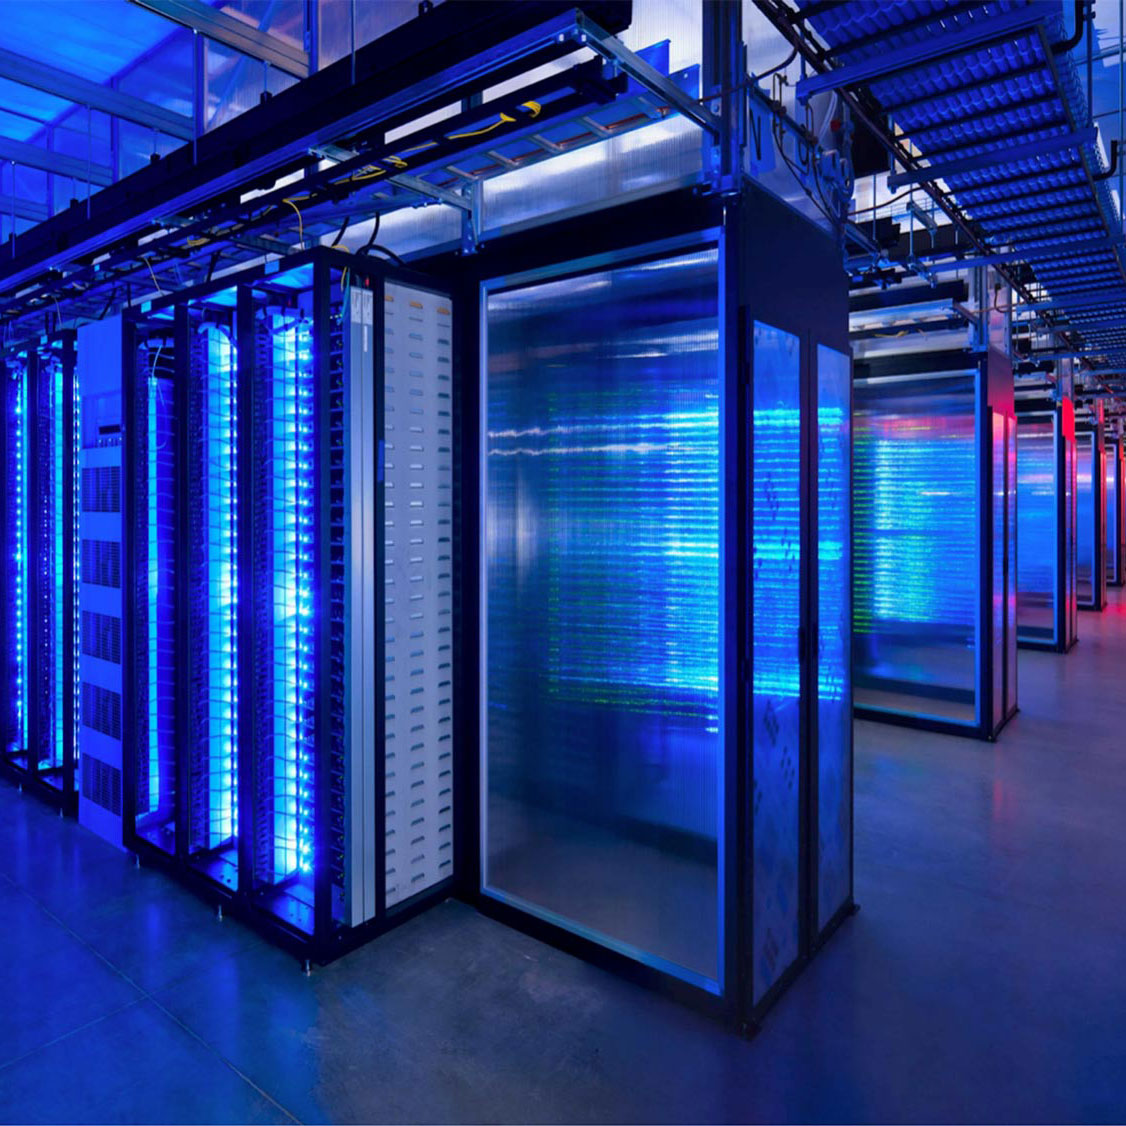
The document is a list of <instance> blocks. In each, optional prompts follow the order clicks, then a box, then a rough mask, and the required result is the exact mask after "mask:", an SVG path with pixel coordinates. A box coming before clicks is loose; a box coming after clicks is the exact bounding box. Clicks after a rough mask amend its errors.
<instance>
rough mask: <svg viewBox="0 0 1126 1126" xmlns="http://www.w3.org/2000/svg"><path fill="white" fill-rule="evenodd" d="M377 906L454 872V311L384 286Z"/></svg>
mask: <svg viewBox="0 0 1126 1126" xmlns="http://www.w3.org/2000/svg"><path fill="white" fill-rule="evenodd" d="M384 317H385V323H384V330H385V337H384V339H385V368H384V374H385V380H384V383H385V398H384V437H385V441H386V461H385V474H386V476H385V498H386V500H385V513H386V562H385V583H386V587H385V590H386V627H385V628H386V636H385V644H386V651H385V652H386V662H387V691H386V705H387V712H386V730H385V737H386V743H385V746H386V756H387V795H386V796H387V805H386V818H387V820H386V834H387V835H386V845H387V869H386V872H387V886H386V895H385V898H386V905H387V906H388V907H391V906H393V905H394V904H396V903H399V902H401V901H402V900H404V899H409V898H410V897H411V896H414V895H417V894H418V893H419V892H421V891H424V890H426V889H427V888H430V887H433V886H434V885H435V884H436V883H438V882H439V881H440V880H443V879H445V878H446V877H447V876H449V875H452V873H453V800H452V799H453V411H452V404H453V394H452V389H453V372H452V358H453V346H452V345H453V340H452V332H453V313H452V304H451V302H450V299H449V298H448V297H445V296H441V295H438V294H434V293H429V292H426V291H425V290H420V289H414V288H411V287H408V286H403V285H398V284H394V283H390V282H389V283H388V284H387V286H386V291H385V296H384Z"/></svg>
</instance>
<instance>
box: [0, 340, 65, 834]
mask: <svg viewBox="0 0 1126 1126" xmlns="http://www.w3.org/2000/svg"><path fill="white" fill-rule="evenodd" d="M4 376H5V380H4V395H5V402H4V421H5V425H4V428H3V438H2V439H0V440H2V441H3V443H4V449H3V458H4V467H5V482H6V487H5V489H4V496H3V498H2V500H0V506H2V513H3V514H2V521H3V527H4V542H5V566H4V572H3V580H2V581H3V585H2V586H0V603H2V606H0V615H2V616H3V626H2V629H3V634H4V636H5V638H6V639H7V644H6V646H5V649H6V655H5V672H4V681H5V689H6V690H5V693H4V700H5V705H4V707H5V712H4V734H3V740H4V742H3V754H2V755H0V764H2V765H3V767H4V768H5V770H6V771H7V772H8V773H9V774H10V775H11V776H12V777H14V778H15V779H16V780H17V781H18V782H19V783H20V785H21V786H26V787H28V788H29V789H30V790H32V791H34V792H36V793H39V794H40V795H41V796H43V797H45V798H47V799H48V800H50V801H51V802H53V803H55V804H57V805H59V807H60V808H62V809H64V810H65V811H66V812H68V813H72V814H73V813H74V812H75V811H76V809H77V796H76V788H75V764H76V729H75V724H76V717H77V715H78V711H79V708H78V701H77V699H76V680H75V676H76V660H77V625H78V618H77V613H76V609H77V608H76V587H75V581H74V577H75V573H76V566H77V562H78V561H77V559H76V555H75V547H76V542H77V537H76V534H75V533H76V526H75V521H76V519H77V514H78V508H77V498H78V494H79V488H80V477H79V471H78V449H77V445H76V442H77V434H78V430H77V418H78V400H77V397H76V383H75V336H74V333H73V332H62V333H59V334H58V335H57V336H55V337H52V338H47V337H44V338H43V339H42V340H41V341H40V342H39V343H37V344H35V345H31V346H29V347H26V348H22V349H18V350H14V351H12V352H10V353H9V354H8V355H7V356H6V357H5V359H4Z"/></svg>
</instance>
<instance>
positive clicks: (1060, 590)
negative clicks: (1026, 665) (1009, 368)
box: [1017, 395, 1079, 653]
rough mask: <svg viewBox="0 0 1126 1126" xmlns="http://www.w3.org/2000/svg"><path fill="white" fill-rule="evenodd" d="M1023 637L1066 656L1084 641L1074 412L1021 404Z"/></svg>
mask: <svg viewBox="0 0 1126 1126" xmlns="http://www.w3.org/2000/svg"><path fill="white" fill-rule="evenodd" d="M1017 501H1018V503H1017V559H1018V567H1017V638H1018V640H1019V643H1020V644H1021V645H1022V646H1024V647H1025V648H1029V649H1049V650H1052V651H1054V652H1059V653H1066V652H1067V651H1068V650H1070V649H1071V647H1072V646H1073V645H1074V644H1075V642H1076V639H1077V636H1078V622H1079V614H1078V602H1077V592H1076V555H1077V537H1076V451H1075V408H1074V406H1073V404H1072V402H1071V400H1070V399H1063V400H1062V401H1059V402H1053V401H1052V400H1051V399H1050V398H1046V397H1044V396H1043V395H1037V396H1033V397H1025V396H1020V397H1018V399H1017Z"/></svg>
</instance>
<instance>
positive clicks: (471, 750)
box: [428, 185, 856, 1033]
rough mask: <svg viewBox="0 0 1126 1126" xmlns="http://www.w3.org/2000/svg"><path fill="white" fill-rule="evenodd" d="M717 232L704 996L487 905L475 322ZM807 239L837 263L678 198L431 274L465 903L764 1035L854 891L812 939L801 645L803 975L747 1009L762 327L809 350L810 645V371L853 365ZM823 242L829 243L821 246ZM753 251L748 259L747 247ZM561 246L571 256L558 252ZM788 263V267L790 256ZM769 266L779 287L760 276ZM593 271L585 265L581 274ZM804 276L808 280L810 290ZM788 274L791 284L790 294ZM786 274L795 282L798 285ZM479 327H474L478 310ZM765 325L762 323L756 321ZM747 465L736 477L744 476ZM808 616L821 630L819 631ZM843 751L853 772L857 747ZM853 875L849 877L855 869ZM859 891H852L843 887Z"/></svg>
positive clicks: (755, 219) (811, 763)
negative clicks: (718, 768)
mask: <svg viewBox="0 0 1126 1126" xmlns="http://www.w3.org/2000/svg"><path fill="white" fill-rule="evenodd" d="M771 208H774V209H777V214H774V215H773V216H772V217H773V218H774V219H776V220H778V221H777V222H776V223H775V224H774V225H773V227H772V226H771V223H770V222H767V221H765V220H764V219H763V218H762V213H763V212H764V211H769V209H771ZM718 228H722V230H723V238H722V241H721V242H720V243H719V246H720V247H721V263H722V267H721V268H722V270H723V272H724V276H725V278H726V284H725V286H724V287H723V303H722V304H721V311H720V316H721V319H722V325H723V330H722V331H723V339H724V340H725V341H726V350H725V354H724V356H723V361H722V362H723V367H722V380H723V385H724V388H725V395H726V402H727V404H728V407H727V409H726V414H725V429H724V432H723V435H722V443H723V450H724V464H725V466H726V467H727V469H726V470H725V472H726V474H727V487H728V502H727V505H726V509H725V511H724V515H723V520H724V522H725V536H726V542H727V544H728V545H729V547H728V550H727V553H726V559H725V563H726V570H725V574H724V576H723V581H724V583H725V589H726V590H727V592H728V594H727V610H726V612H725V613H724V617H723V620H724V626H723V630H724V634H723V639H722V653H723V658H722V660H723V668H724V677H725V680H724V683H725V686H726V690H725V696H724V709H725V711H724V714H725V716H726V717H727V720H726V722H727V735H726V737H725V746H726V749H725V751H724V753H725V816H726V825H727V831H726V835H725V838H724V840H723V841H722V842H721V846H720V847H722V848H723V849H724V861H725V865H726V869H725V870H726V873H727V879H726V886H725V887H724V888H723V889H722V891H721V894H722V896H723V899H724V920H725V932H724V934H723V936H722V946H723V951H724V964H725V969H726V974H727V980H726V983H725V993H724V995H723V996H721V997H719V996H716V995H714V994H712V993H710V992H708V991H706V990H704V989H703V988H701V987H698V986H696V985H694V984H692V983H690V982H688V981H685V980H682V979H680V978H678V977H675V976H673V975H672V974H669V973H666V972H664V971H663V970H661V969H659V968H656V967H654V966H650V965H646V964H643V963H641V962H638V961H635V960H634V959H633V958H630V957H628V956H626V955H625V954H622V953H619V952H618V951H616V950H613V949H610V948H609V947H607V946H604V945H602V944H600V943H598V942H597V941H595V940H592V939H588V938H586V937H583V936H580V935H578V934H576V933H574V932H573V931H570V930H567V929H565V928H563V927H561V926H557V925H555V924H554V923H551V922H547V921H545V920H543V919H541V918H539V917H536V916H533V915H530V914H527V913H525V912H523V911H521V910H520V909H518V908H516V907H514V906H512V905H510V904H507V903H504V902H502V901H500V900H499V899H497V898H495V897H493V896H491V895H486V894H485V893H484V891H483V887H482V869H481V846H482V841H481V836H480V827H481V820H480V813H481V805H480V803H481V794H480V777H481V773H480V771H481V754H482V748H481V746H480V741H479V733H480V687H481V680H480V669H479V662H478V660H477V657H476V655H477V653H478V652H479V642H480V631H481V622H480V620H479V619H480V613H479V600H478V591H479V587H480V583H481V581H482V576H481V575H480V573H479V572H480V564H479V554H478V548H479V543H480V536H481V534H482V512H481V509H480V485H481V480H480V461H479V459H480V442H481V433H480V407H481V397H480V396H481V386H480V377H479V363H480V349H481V343H482V342H481V337H480V329H481V317H480V310H479V300H480V291H481V286H482V284H483V283H484V282H485V281H487V280H489V279H495V278H505V277H508V276H510V275H513V274H518V273H522V272H524V271H528V270H535V269H540V268H545V267H551V266H556V265H561V266H564V267H566V266H568V265H569V264H571V263H576V264H579V263H581V261H582V260H584V259H589V258H593V257H596V256H599V255H609V254H615V255H621V258H620V259H618V261H624V262H629V261H639V260H644V259H645V258H646V257H652V251H651V249H650V250H649V251H648V253H647V248H651V247H652V245H653V244H654V243H655V242H658V241H660V240H663V239H670V238H681V237H684V238H688V239H691V238H693V237H695V238H698V239H699V242H698V245H700V246H705V245H716V242H715V238H714V236H710V235H709V234H708V232H709V231H714V230H716V229H718ZM795 232H801V233H802V235H803V236H804V237H805V238H808V239H809V240H811V241H813V242H817V244H818V245H820V242H823V243H824V244H825V247H826V248H828V250H829V258H830V259H831V260H833V261H834V264H835V260H836V255H835V252H834V251H833V249H832V247H833V244H832V242H831V240H830V239H828V238H827V237H826V236H825V235H824V234H823V233H822V232H820V231H817V230H815V228H814V227H813V226H812V225H811V224H809V223H808V221H807V220H805V219H804V218H802V217H800V216H798V215H796V214H795V213H793V212H791V211H790V210H789V209H788V208H786V207H785V206H784V205H782V204H780V203H778V202H777V201H775V200H773V198H772V197H770V196H768V195H767V194H766V193H763V192H761V191H760V190H759V189H757V188H755V187H753V186H749V185H746V186H744V189H743V193H742V195H741V196H740V197H739V198H738V199H736V200H728V201H726V202H725V201H723V200H721V199H719V198H716V197H711V198H704V199H702V198H700V197H699V196H698V195H697V194H696V193H693V192H676V193H669V194H667V195H665V196H660V197H656V198H653V199H649V200H645V201H641V202H638V203H633V204H627V205H621V206H617V207H614V208H611V209H607V210H606V211H603V212H599V213H597V214H594V215H590V216H586V217H584V218H579V219H570V220H567V221H565V222H562V223H560V224H558V225H557V228H556V230H555V235H556V237H555V238H554V239H553V240H552V241H551V243H550V244H547V243H545V242H544V240H543V238H542V236H540V235H537V234H536V233H534V232H532V233H523V232H522V233H517V234H513V235H511V236H508V237H506V238H504V239H500V240H497V241H496V242H493V243H491V244H490V245H489V246H487V247H486V248H483V249H482V251H481V253H479V254H477V255H475V256H473V257H472V258H469V259H462V258H456V257H450V256H447V255H441V256H436V257H435V258H434V259H432V260H430V261H429V263H428V265H429V266H430V267H431V268H432V269H433V271H434V272H435V273H436V274H441V275H443V276H448V275H449V274H455V275H457V276H459V277H460V279H461V281H460V285H459V291H458V300H459V305H460V307H462V308H464V309H466V310H468V311H469V312H467V313H466V314H464V315H463V316H462V318H461V321H462V323H463V325H465V326H466V328H465V334H464V336H463V337H462V345H461V349H460V351H459V355H460V357H461V367H462V371H463V377H462V378H461V379H460V380H459V381H458V382H457V398H456V400H455V411H456V427H455V430H456V433H457V444H456V451H457V465H458V469H459V473H458V477H459V480H458V482H457V485H456V498H457V510H458V521H459V523H458V527H457V539H458V542H459V544H460V545H461V547H460V550H459V552H458V556H459V564H458V569H457V578H458V584H457V590H458V593H457V595H456V611H457V630H456V633H457V638H458V650H457V652H458V659H457V664H458V668H459V678H458V689H459V695H460V699H461V701H462V706H461V708H460V709H459V719H458V728H457V732H458V740H457V743H458V751H457V783H456V785H457V789H458V792H459V810H460V811H461V816H460V818H459V821H458V826H459V828H458V833H457V849H458V871H459V878H458V882H457V890H458V894H459V896H460V897H461V898H463V899H465V900H466V901H468V902H470V903H472V904H474V905H475V906H476V907H477V908H478V909H479V910H480V911H482V912H483V913H484V914H486V915H488V916H489V917H491V918H495V919H497V920H499V921H501V922H504V923H506V924H507V925H510V926H513V927H515V928H517V929H519V930H521V931H523V932H525V933H528V934H530V935H533V936H534V937H536V938H538V939H541V940H543V941H546V942H549V943H551V944H552V945H554V946H557V947H559V948H561V949H564V950H567V951H569V952H571V953H574V954H577V955H579V956H581V957H583V958H585V959H587V960H589V961H592V962H594V963H596V964H598V965H602V966H605V967H607V968H610V969H612V970H613V971H614V972H616V973H618V974H620V975H622V976H624V977H626V978H629V979H630V980H633V981H636V982H639V983H641V984H644V985H645V986H647V987H649V988H654V989H657V990H659V991H661V992H663V993H665V994H668V995H671V996H674V997H676V998H678V999H679V1000H682V1001H685V1002H687V1003H689V1004H691V1005H693V1006H694V1007H697V1008H699V1009H701V1010H703V1011H705V1012H708V1013H710V1014H712V1015H714V1016H717V1017H719V1018H721V1019H724V1020H726V1021H729V1022H731V1023H733V1024H735V1025H737V1026H739V1027H740V1028H741V1029H742V1030H743V1031H745V1032H748V1033H749V1032H752V1031H754V1030H756V1029H757V1027H758V1024H759V1021H760V1020H761V1019H762V1017H763V1015H764V1014H765V1012H766V1011H767V1010H768V1009H769V1008H770V1007H771V1005H772V1004H773V1003H774V1002H775V1001H776V1000H777V999H778V997H779V996H780V995H781V994H782V993H783V992H784V991H785V989H786V987H787V986H788V985H789V984H790V982H792V980H793V979H794V978H795V977H796V976H797V975H798V974H799V973H800V972H801V970H802V969H803V968H804V966H805V965H806V964H808V962H809V960H810V958H811V957H812V955H813V954H814V953H815V952H816V951H817V950H818V949H820V947H821V945H823V944H824V942H825V941H826V940H827V939H828V937H829V935H830V934H831V933H832V932H833V931H835V929H836V928H837V927H838V926H839V925H840V924H841V922H842V921H843V920H844V919H845V918H847V917H848V916H849V915H851V914H852V913H854V911H855V909H856V907H855V903H854V902H853V899H852V894H851V890H850V893H849V896H848V899H847V901H846V902H845V903H844V904H843V905H842V906H841V907H840V909H839V910H837V912H836V913H835V915H834V916H833V918H832V919H830V920H827V922H826V925H825V926H824V927H822V928H821V929H820V931H819V932H817V931H816V913H815V910H814V908H815V905H816V902H817V897H816V874H817V861H816V841H815V840H814V839H813V837H814V832H813V829H812V827H813V826H815V825H816V823H817V818H816V808H817V807H816V793H815V792H814V789H815V786H814V780H815V778H816V766H815V764H816V748H815V744H814V738H815V733H816V718H815V709H816V702H815V701H813V700H812V699H811V698H810V693H809V691H808V690H809V687H810V685H812V684H814V683H815V682H816V681H815V675H816V674H815V671H814V670H813V657H814V651H815V648H816V646H815V644H810V643H805V644H804V645H803V653H802V667H803V686H804V687H803V691H804V692H805V696H806V699H805V703H804V706H803V712H804V714H803V720H802V726H803V748H804V753H803V755H802V780H801V788H802V796H801V823H802V829H801V838H802V842H803V843H802V846H801V849H802V853H801V871H802V876H801V886H802V895H801V899H802V904H801V907H800V910H799V916H800V919H801V943H800V950H799V955H798V957H797V959H796V960H795V962H794V963H793V964H792V965H791V966H790V967H788V969H787V970H786V971H785V972H783V973H782V975H781V976H780V978H779V979H778V981H777V982H776V983H775V984H774V985H773V986H772V987H771V988H770V989H769V990H768V992H767V993H766V994H764V996H763V997H761V998H759V999H758V1000H757V1002H756V1001H755V1000H754V999H753V998H752V995H751V989H752V978H751V975H750V972H749V967H750V951H751V948H752V947H751V944H752V930H751V926H752V923H751V920H750V905H751V904H753V901H754V900H753V894H754V879H753V855H752V849H753V800H752V795H753V765H752V757H753V751H752V746H753V744H752V738H751V734H752V733H751V717H752V714H753V712H752V701H751V685H752V683H753V661H754V647H753V626H752V623H751V621H750V606H751V602H750V595H751V568H750V566H749V559H750V543H751V539H750V537H751V534H752V511H751V508H752V506H751V495H752V494H751V481H752V477H751V472H752V467H753V436H752V428H751V397H750V390H751V387H752V386H753V384H752V380H753V370H752V351H751V348H750V339H751V329H752V327H753V321H754V319H755V318H756V316H758V317H759V319H765V320H767V321H769V322H770V323H772V324H777V325H778V326H779V327H781V328H783V329H786V330H787V331H794V332H796V333H797V334H798V335H799V336H800V338H801V341H802V355H803V359H802V373H801V378H802V381H803V392H802V395H803V411H804V419H803V431H802V438H801V441H802V460H803V464H804V465H805V472H806V473H807V474H808V475H809V477H810V478H811V481H812V485H813V487H810V483H809V482H807V486H806V490H805V498H806V499H805V512H804V515H803V530H802V535H803V546H804V548H805V559H804V563H803V591H802V598H803V607H804V609H803V612H804V614H805V615H806V617H807V623H806V628H805V634H806V637H815V636H816V634H815V632H813V631H815V630H816V601H817V599H816V578H817V558H816V531H815V525H814V520H815V515H814V512H815V507H814V506H815V504H816V489H815V482H816V461H815V456H814V455H815V452H816V432H815V426H814V419H813V412H812V410H811V405H812V402H813V398H812V396H813V394H814V393H815V392H814V390H813V388H812V386H811V384H812V375H811V373H812V372H813V371H814V360H813V357H814V356H815V354H816V351H815V349H816V344H817V343H825V344H828V345H830V346H831V347H833V348H835V349H836V350H838V351H839V352H842V353H843V354H845V355H847V354H848V353H849V348H848V328H847V292H846V288H845V285H844V279H843V278H842V279H841V282H842V284H841V286H840V308H839V310H838V312H839V316H838V317H837V320H838V321H839V322H840V323H839V332H838V333H837V335H836V336H834V335H833V334H832V331H831V329H828V328H826V327H825V325H827V324H831V323H832V319H831V315H830V313H829V310H826V309H824V308H823V307H819V306H818V305H816V304H815V303H811V301H810V296H811V294H816V293H817V292H818V290H819V287H820V290H821V291H823V290H824V283H823V282H822V281H820V279H819V278H813V277H809V276H808V274H809V270H808V268H807V267H804V266H799V265H798V264H796V263H794V262H787V261H781V260H780V258H779V254H778V249H779V246H780V245H782V244H784V242H785V239H786V238H787V237H790V238H792V237H793V236H794V234H795ZM818 240H820V242H818ZM752 246H755V247H756V249H755V250H754V251H753V252H752V251H751V249H750V248H751V247H752ZM560 248H564V249H560ZM782 258H785V255H782ZM767 264H769V265H770V268H771V269H772V271H773V273H768V272H766V271H765V270H764V269H763V267H764V266H766V265H767ZM587 268H589V267H582V266H581V264H580V265H576V269H575V271H574V272H575V273H582V272H584V270H585V269H587ZM803 274H804V275H806V276H803ZM780 275H786V277H785V279H784V280H785V282H787V283H788V282H792V284H784V283H783V281H782V280H780ZM789 275H793V276H792V278H791V277H790V276H789ZM811 308H819V316H820V320H819V325H818V329H817V330H814V329H811V327H810V323H811V322H810V309H811ZM474 310H476V311H477V315H473V311H474ZM760 312H761V316H759V313H760ZM736 467H738V469H736ZM811 605H812V611H811ZM811 613H812V617H810V615H811ZM846 753H847V754H848V756H849V760H850V798H849V800H850V803H851V774H852V771H851V755H852V748H851V745H850V746H849V747H848V748H847V750H846ZM850 872H851V867H850ZM850 888H851V881H850Z"/></svg>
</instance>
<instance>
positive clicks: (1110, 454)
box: [1106, 437, 1126, 586]
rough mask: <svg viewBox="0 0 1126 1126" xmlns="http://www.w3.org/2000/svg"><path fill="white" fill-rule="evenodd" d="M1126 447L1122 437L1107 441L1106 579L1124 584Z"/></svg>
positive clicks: (1125, 556) (1110, 582) (1116, 584)
mask: <svg viewBox="0 0 1126 1126" xmlns="http://www.w3.org/2000/svg"><path fill="white" fill-rule="evenodd" d="M1124 558H1126V449H1124V448H1123V440H1122V438H1121V437H1115V438H1112V439H1109V440H1108V441H1107V443H1106V581H1107V586H1122V584H1123V581H1124V577H1126V565H1124V562H1123V560H1124Z"/></svg>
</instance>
